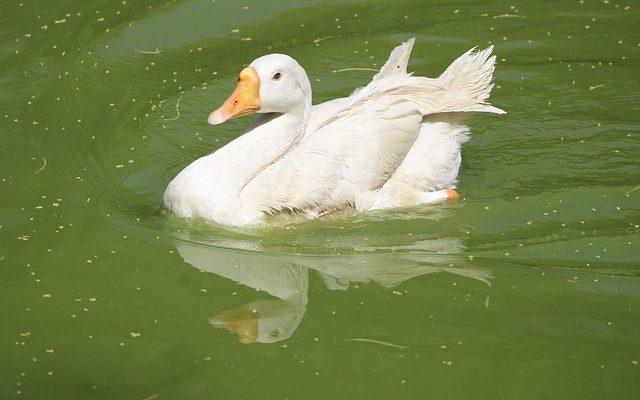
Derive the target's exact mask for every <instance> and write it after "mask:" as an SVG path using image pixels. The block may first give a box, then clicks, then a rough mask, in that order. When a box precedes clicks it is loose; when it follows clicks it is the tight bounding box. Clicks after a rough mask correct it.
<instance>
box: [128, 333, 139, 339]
mask: <svg viewBox="0 0 640 400" xmlns="http://www.w3.org/2000/svg"><path fill="white" fill-rule="evenodd" d="M129 335H130V336H131V337H132V338H137V337H140V336H142V333H140V332H129Z"/></svg>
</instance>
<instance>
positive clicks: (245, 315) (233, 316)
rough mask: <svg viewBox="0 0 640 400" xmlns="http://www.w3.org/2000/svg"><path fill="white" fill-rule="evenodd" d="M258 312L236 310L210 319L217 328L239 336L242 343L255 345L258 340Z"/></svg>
mask: <svg viewBox="0 0 640 400" xmlns="http://www.w3.org/2000/svg"><path fill="white" fill-rule="evenodd" d="M258 321H260V313H259V312H258V310H251V311H250V310H234V311H227V312H226V313H223V314H222V315H220V316H218V317H213V318H211V319H209V322H210V323H211V325H213V326H215V327H217V328H225V329H226V330H228V331H229V332H233V333H235V334H236V335H238V340H239V341H240V343H255V342H256V339H257V338H258Z"/></svg>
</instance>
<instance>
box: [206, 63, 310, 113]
mask: <svg viewBox="0 0 640 400" xmlns="http://www.w3.org/2000/svg"><path fill="white" fill-rule="evenodd" d="M301 107H302V108H304V107H311V84H310V83H309V78H308V77H307V74H306V73H305V72H304V69H303V68H302V67H301V66H300V64H298V62H297V61H296V60H294V59H293V58H291V57H289V56H287V55H285V54H269V55H266V56H262V57H260V58H258V59H256V60H255V61H253V62H252V63H251V64H250V65H249V66H248V67H247V68H245V69H243V70H242V71H240V75H239V76H238V83H237V85H236V88H235V90H234V91H233V93H231V96H229V98H228V99H227V100H225V102H224V103H223V104H222V105H221V106H220V108H218V109H217V110H216V111H214V112H212V113H211V114H210V115H209V118H208V122H209V123H210V124H211V125H217V124H221V123H223V122H225V121H226V120H229V119H231V118H235V117H240V116H242V115H246V114H250V113H253V112H259V113H281V114H285V113H289V112H296V111H297V110H299V109H301Z"/></svg>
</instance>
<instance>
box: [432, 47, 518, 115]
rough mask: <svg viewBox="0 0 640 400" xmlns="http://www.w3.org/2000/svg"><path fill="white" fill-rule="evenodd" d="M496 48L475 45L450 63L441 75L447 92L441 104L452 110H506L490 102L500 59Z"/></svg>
mask: <svg viewBox="0 0 640 400" xmlns="http://www.w3.org/2000/svg"><path fill="white" fill-rule="evenodd" d="M492 51H493V46H489V47H487V48H486V49H484V50H481V51H476V48H475V47H474V48H473V49H471V50H469V51H467V52H466V53H464V54H463V55H461V56H460V57H458V58H457V59H456V60H455V61H454V62H452V63H451V65H449V67H447V69H446V70H445V71H444V72H443V73H442V75H440V77H438V79H437V80H438V82H439V84H440V85H441V87H442V89H444V91H445V93H446V94H445V98H444V99H443V101H442V105H441V106H443V107H444V108H446V109H448V111H461V112H489V113H496V114H506V112H505V111H504V110H501V109H499V108H497V107H494V106H492V105H490V104H489V103H487V99H488V98H489V95H490V94H491V89H493V83H491V79H492V77H493V71H494V70H495V63H496V56H494V55H491V52H492Z"/></svg>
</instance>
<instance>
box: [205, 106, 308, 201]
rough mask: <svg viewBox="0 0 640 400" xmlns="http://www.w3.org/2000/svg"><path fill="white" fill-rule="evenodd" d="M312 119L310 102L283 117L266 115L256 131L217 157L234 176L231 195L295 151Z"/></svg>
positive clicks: (251, 131)
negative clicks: (292, 150) (293, 149)
mask: <svg viewBox="0 0 640 400" xmlns="http://www.w3.org/2000/svg"><path fill="white" fill-rule="evenodd" d="M310 116H311V104H310V102H304V103H302V104H300V105H299V107H296V108H295V109H294V110H291V111H289V112H287V113H284V114H263V115H261V116H259V117H258V120H257V121H256V123H255V124H254V126H253V128H252V129H250V130H249V131H248V132H246V133H245V134H244V135H242V136H240V137H238V138H237V139H235V140H233V141H232V142H231V143H229V144H228V145H226V146H224V147H223V148H221V149H220V150H218V151H217V152H216V153H214V154H217V157H216V158H218V159H219V160H221V161H223V165H224V168H225V169H226V170H227V171H228V172H229V173H230V174H231V175H232V176H233V178H232V179H229V180H228V181H227V182H229V183H230V184H231V185H232V186H233V187H232V188H230V189H231V190H232V192H235V193H236V194H239V193H240V191H241V190H242V189H243V188H244V187H245V186H246V185H247V183H249V181H251V179H253V178H254V177H255V176H256V175H258V174H259V173H260V172H261V171H262V170H264V169H265V168H267V167H268V166H269V165H271V164H273V163H274V162H276V161H278V160H279V159H280V158H281V157H282V156H284V155H285V154H286V153H287V152H288V151H289V150H290V149H292V148H293V147H294V146H295V145H296V144H297V143H298V142H299V141H300V139H301V138H302V136H303V135H304V132H305V129H306V126H307V122H308V121H309V118H310Z"/></svg>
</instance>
